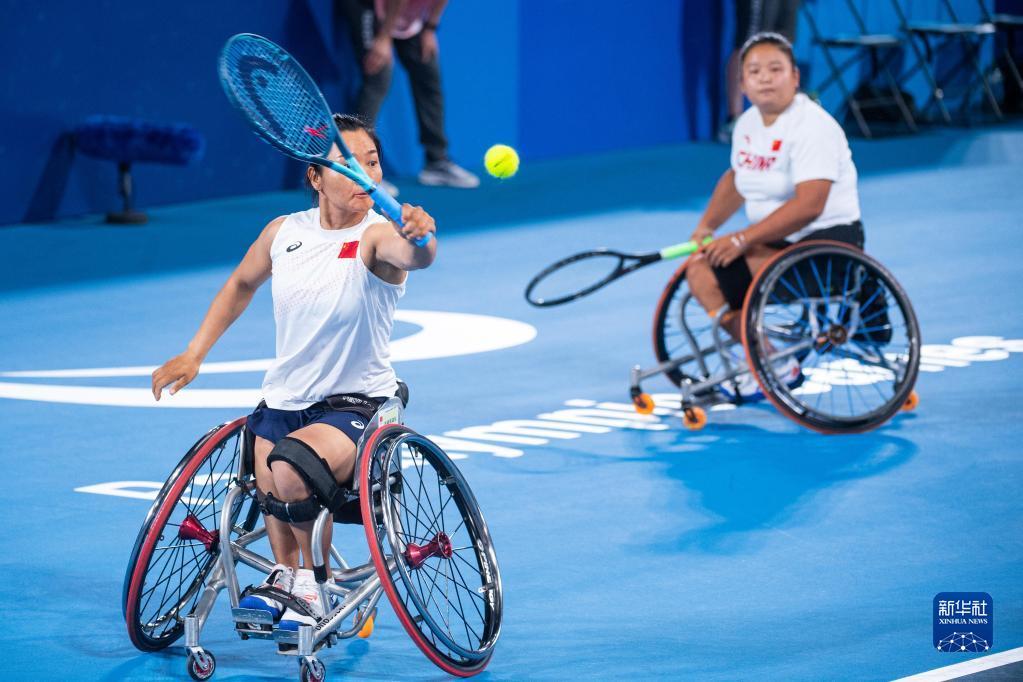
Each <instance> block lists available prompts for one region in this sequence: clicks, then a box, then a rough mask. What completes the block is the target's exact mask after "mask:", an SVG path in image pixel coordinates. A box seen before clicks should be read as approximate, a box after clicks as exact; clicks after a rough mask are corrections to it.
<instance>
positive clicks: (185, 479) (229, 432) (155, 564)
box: [122, 417, 259, 651]
mask: <svg viewBox="0 0 1023 682" xmlns="http://www.w3.org/2000/svg"><path fill="white" fill-rule="evenodd" d="M244 425H245V418H244V417H243V418H241V419H237V420H235V421H233V422H230V423H227V424H223V425H221V426H218V427H216V428H214V429H212V430H211V431H210V432H209V433H207V434H206V435H204V436H203V437H202V438H200V439H199V441H198V442H196V444H195V445H193V446H192V448H191V449H189V451H188V452H187V453H186V454H185V456H184V457H183V458H182V459H181V461H180V462H179V463H178V465H177V467H175V469H174V472H173V473H172V474H171V476H170V478H168V479H167V482H166V483H164V485H163V488H162V489H161V490H160V492H159V494H158V495H157V497H156V500H155V501H154V502H153V506H152V507H151V508H150V510H149V514H148V515H147V516H146V520H145V522H144V523H143V524H142V528H141V530H140V531H139V534H138V538H137V539H136V541H135V547H134V549H133V550H132V554H131V558H130V559H129V561H128V570H127V572H126V574H125V578H124V592H123V597H122V609H123V612H124V618H125V622H126V624H127V626H128V635H129V637H130V638H131V641H132V644H134V645H135V646H136V647H137V648H138V649H140V650H142V651H158V650H160V649H163V648H165V647H167V646H169V645H170V644H171V643H173V642H174V641H175V640H177V639H178V638H179V637H180V636H181V635H182V634H183V633H184V620H185V616H187V615H189V614H191V613H192V611H193V610H194V609H195V605H196V602H197V601H198V599H199V596H200V594H201V593H202V590H203V587H204V586H205V584H206V580H207V578H208V577H209V575H210V573H211V572H212V571H213V569H214V567H215V566H216V560H217V557H218V555H219V553H220V547H219V544H218V539H219V537H220V533H221V532H223V530H224V529H222V528H220V514H221V509H222V505H223V503H224V501H225V498H226V497H227V493H228V490H229V489H230V488H231V486H232V485H234V484H235V482H236V478H237V476H238V472H239V467H240V465H241V457H242V455H243V451H244V448H243V440H244V431H245V429H244ZM238 500H239V501H238V503H237V504H236V508H235V509H233V510H232V512H231V518H232V527H231V528H230V529H229V532H231V533H232V534H240V533H243V532H248V531H250V530H252V528H253V527H254V526H255V524H256V521H257V520H258V518H259V507H258V505H256V504H255V503H254V501H253V500H252V499H251V498H249V497H248V496H244V495H243V496H241V497H239V498H238Z"/></svg>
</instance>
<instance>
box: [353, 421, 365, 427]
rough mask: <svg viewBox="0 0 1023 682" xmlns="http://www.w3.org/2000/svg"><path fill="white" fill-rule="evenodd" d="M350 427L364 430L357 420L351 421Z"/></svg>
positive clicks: (363, 425)
mask: <svg viewBox="0 0 1023 682" xmlns="http://www.w3.org/2000/svg"><path fill="white" fill-rule="evenodd" d="M352 426H354V427H355V428H357V429H364V428H366V425H365V424H363V423H362V422H360V421H359V420H358V419H355V420H353V421H352Z"/></svg>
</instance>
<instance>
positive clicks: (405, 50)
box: [394, 34, 448, 164]
mask: <svg viewBox="0 0 1023 682" xmlns="http://www.w3.org/2000/svg"><path fill="white" fill-rule="evenodd" d="M394 50H395V52H397V53H398V59H399V60H401V65H402V66H404V67H405V71H406V72H408V77H409V82H410V84H411V86H412V99H413V101H414V102H415V105H416V119H417V121H418V123H419V142H420V144H422V145H423V151H424V152H425V153H426V163H427V164H430V163H435V162H437V161H445V160H447V158H448V140H447V137H446V136H445V135H444V91H443V90H442V88H441V80H440V59H439V58H438V57H436V56H434V57H433V58H432V59H430V60H429V61H424V60H423V43H422V39H421V38H420V35H419V34H417V35H414V36H412V37H411V38H408V39H405V40H395V41H394Z"/></svg>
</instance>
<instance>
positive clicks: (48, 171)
mask: <svg viewBox="0 0 1023 682" xmlns="http://www.w3.org/2000/svg"><path fill="white" fill-rule="evenodd" d="M74 157H75V138H74V135H73V134H71V133H69V132H65V133H61V134H59V135H58V136H57V139H56V140H55V141H54V143H53V147H51V148H50V154H49V156H48V157H47V158H46V165H45V166H44V167H43V172H42V173H40V175H39V182H38V183H37V184H36V188H35V191H34V192H32V197H31V198H30V199H29V201H28V208H26V209H25V215H24V216H23V218H22V220H23V222H26V223H38V222H44V221H48V220H53V219H54V218H55V217H56V215H57V209H58V208H59V207H60V201H61V199H62V198H63V196H64V189H65V188H66V187H67V183H68V178H69V177H70V175H71V164H72V162H73V161H74Z"/></svg>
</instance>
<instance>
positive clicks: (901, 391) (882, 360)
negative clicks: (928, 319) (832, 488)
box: [630, 240, 920, 433]
mask: <svg viewBox="0 0 1023 682" xmlns="http://www.w3.org/2000/svg"><path fill="white" fill-rule="evenodd" d="M687 265H688V260H687V261H686V262H684V263H683V264H682V265H681V266H680V267H679V268H678V270H677V271H676V272H675V273H674V275H673V276H672V278H671V280H670V281H669V282H668V285H667V287H665V289H664V292H663V294H662V295H661V298H660V300H659V301H658V304H657V309H656V312H655V314H654V328H653V342H654V354H655V357H656V358H657V364H656V365H655V366H653V367H651V368H647V369H644V368H642V367H640V366H639V365H637V366H635V367H633V369H632V372H631V381H630V394H631V397H632V402H633V405H634V406H635V408H636V410H637V411H638V412H640V413H642V414H649V413H651V412H653V410H654V403H653V400H652V398H651V397H650V396H649V395H648V394H647V393H644V392H643V389H642V386H641V382H642V381H643V380H645V379H647V378H650V377H652V376H655V375H659V374H663V375H664V376H665V377H666V378H667V379H668V380H669V381H670V382H671V383H672V384H674V385H675V386H677V387H678V388H679V390H680V391H681V408H682V421H683V424H684V425H685V426H686V427H687V428H689V429H692V430H697V429H701V428H703V427H704V426H705V425H706V423H707V409H709V408H711V407H715V406H717V405H719V404H722V403H729V402H730V403H733V404H741V403H742V402H743V401H742V398H741V396H740V395H739V391H738V387H737V385H736V383H735V382H736V379H737V378H738V377H740V376H741V375H742V374H744V373H747V372H748V373H751V374H752V375H753V377H755V379H756V381H757V383H758V384H759V386H760V390H761V392H762V393H763V395H764V397H766V398H767V399H768V400H769V401H770V402H771V403H772V404H773V405H774V406H775V407H776V408H777V409H778V410H779V411H780V412H781V413H782V414H784V415H785V416H787V417H789V418H791V419H793V420H794V421H796V422H797V423H799V424H801V425H803V426H804V427H807V428H809V429H813V430H815V431H819V432H822V433H854V432H861V431H867V430H870V429H873V428H876V427H877V426H880V425H881V424H883V423H885V422H886V421H887V420H889V419H890V418H891V417H892V416H894V415H895V414H896V413H898V412H899V411H900V410H907V411H908V410H912V409H914V408H915V407H916V406H917V404H918V403H919V397H918V396H917V393H916V392H915V390H914V384H915V383H916V378H917V373H918V371H919V366H920V329H919V326H918V324H917V320H916V315H915V314H914V312H913V307H912V305H911V304H910V301H909V298H908V297H907V295H906V293H905V291H904V290H903V289H902V287H901V286H900V285H899V283H898V282H897V281H896V280H895V278H894V277H893V276H892V274H891V273H890V272H889V271H888V270H887V269H885V267H884V266H882V265H881V264H880V263H878V262H877V261H876V260H874V259H873V258H871V257H870V256H868V255H866V254H865V253H863V251H861V250H859V249H857V248H855V247H853V246H850V245H848V244H844V243H841V242H833V241H825V240H816V241H805V242H799V243H797V244H794V245H792V246H790V247H788V248H786V249H783V250H782V251H780V252H778V253H777V254H776V255H775V256H773V257H772V258H771V260H769V261H768V262H767V263H766V264H765V265H764V267H763V268H761V270H760V272H758V273H757V274H755V275H754V277H753V281H752V283H751V284H750V285H749V288H748V289H747V291H746V298H745V301H744V304H743V308H742V311H741V313H740V314H741V324H742V327H741V328H742V334H741V340H738V341H737V340H734V339H732V338H731V337H730V336H729V335H728V333H727V332H725V331H724V330H723V329H722V328H721V320H720V317H711V316H708V315H707V313H706V312H704V310H703V309H702V307H701V306H700V304H699V303H698V302H697V301H696V300H695V299H694V297H693V295H692V293H691V292H690V291H689V287H688V285H687V282H686V266H687ZM790 358H795V359H796V360H797V361H798V362H799V363H800V366H801V369H802V374H801V376H800V377H798V379H797V380H796V381H791V380H789V378H788V377H786V376H782V369H783V368H784V367H785V365H786V364H789V365H791V360H790ZM723 388H724V389H725V390H722V389H723Z"/></svg>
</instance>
